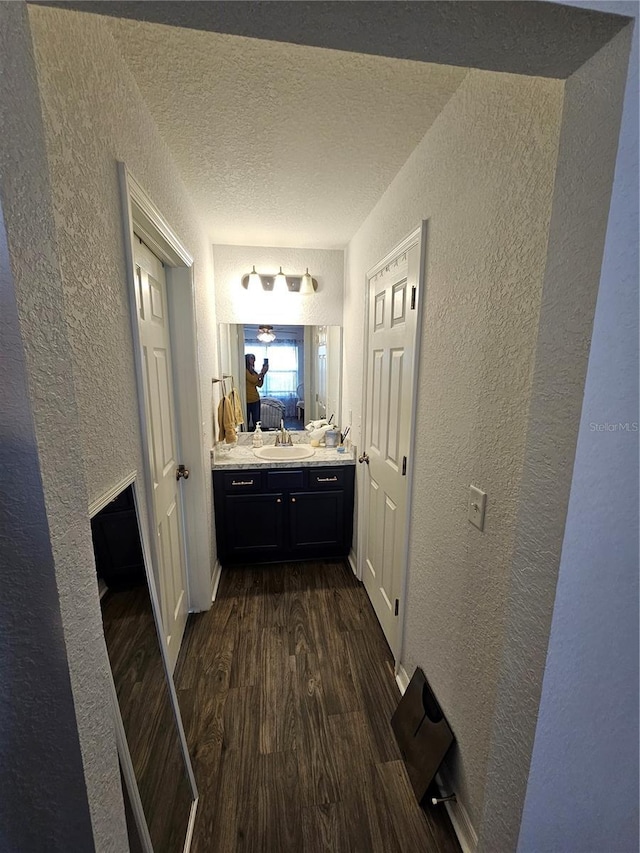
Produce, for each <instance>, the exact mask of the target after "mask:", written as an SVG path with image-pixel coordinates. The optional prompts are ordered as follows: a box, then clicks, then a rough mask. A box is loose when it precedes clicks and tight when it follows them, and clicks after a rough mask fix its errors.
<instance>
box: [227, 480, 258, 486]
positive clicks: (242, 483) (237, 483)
mask: <svg viewBox="0 0 640 853" xmlns="http://www.w3.org/2000/svg"><path fill="white" fill-rule="evenodd" d="M231 485H232V486H253V480H237V481H236V480H232V481H231Z"/></svg>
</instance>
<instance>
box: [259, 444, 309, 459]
mask: <svg viewBox="0 0 640 853" xmlns="http://www.w3.org/2000/svg"><path fill="white" fill-rule="evenodd" d="M253 452H254V453H255V455H256V456H258V457H259V458H260V459H270V460H272V461H273V462H284V461H289V460H290V461H292V462H295V461H296V460H298V459H308V458H309V457H310V456H313V454H314V453H315V450H314V449H313V447H309V445H308V444H294V445H293V446H291V445H289V444H285V445H282V446H279V447H274V446H273V445H271V446H270V447H258V448H256V449H255V450H254V451H253Z"/></svg>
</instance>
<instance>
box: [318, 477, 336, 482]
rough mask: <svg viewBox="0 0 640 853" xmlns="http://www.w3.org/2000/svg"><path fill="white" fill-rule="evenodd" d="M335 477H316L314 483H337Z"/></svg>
mask: <svg viewBox="0 0 640 853" xmlns="http://www.w3.org/2000/svg"><path fill="white" fill-rule="evenodd" d="M337 482H338V478H337V477H316V483H337Z"/></svg>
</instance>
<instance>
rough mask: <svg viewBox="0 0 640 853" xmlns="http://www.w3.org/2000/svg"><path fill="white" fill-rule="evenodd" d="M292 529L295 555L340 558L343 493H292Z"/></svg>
mask: <svg viewBox="0 0 640 853" xmlns="http://www.w3.org/2000/svg"><path fill="white" fill-rule="evenodd" d="M289 527H290V534H291V541H290V546H291V550H292V551H293V552H295V553H299V554H302V553H304V552H320V553H322V554H323V555H326V556H330V555H336V556H338V555H340V552H341V551H342V550H343V549H344V532H345V524H344V493H343V492H342V491H334V492H329V491H326V492H324V491H323V492H292V493H291V494H290V495H289Z"/></svg>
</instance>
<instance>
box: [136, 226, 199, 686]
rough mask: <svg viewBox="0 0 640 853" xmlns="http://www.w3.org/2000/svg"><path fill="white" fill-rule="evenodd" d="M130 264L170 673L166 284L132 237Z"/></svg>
mask: <svg viewBox="0 0 640 853" xmlns="http://www.w3.org/2000/svg"><path fill="white" fill-rule="evenodd" d="M134 263H135V272H136V307H137V310H138V327H139V329H140V344H141V348H142V370H143V376H144V396H145V414H146V428H147V435H148V444H149V456H150V459H149V464H150V469H151V480H152V502H153V516H154V517H153V518H152V519H151V520H150V521H151V526H152V530H153V533H154V536H155V545H156V547H155V549H154V553H155V559H156V561H157V572H158V579H157V580H158V587H159V596H160V609H161V612H162V625H163V628H164V635H165V639H166V644H167V650H168V653H169V662H170V666H171V670H172V671H173V668H174V666H175V663H176V660H177V657H178V652H179V651H180V643H181V641H182V635H183V633H184V627H185V624H186V621H187V610H188V602H187V593H186V571H185V552H184V542H183V533H182V531H183V526H182V501H181V492H180V489H181V487H182V480H178V479H177V469H178V465H179V463H180V459H179V457H178V441H177V433H176V426H175V417H174V402H173V401H174V393H173V374H172V367H171V346H170V336H169V315H168V310H167V284H166V279H165V274H164V267H163V265H162V262H161V261H160V260H158V258H157V257H156V256H155V255H154V254H153V253H152V252H151V251H149V249H147V247H146V246H145V245H144V244H143V243H140V241H139V239H138V238H137V237H134Z"/></svg>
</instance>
